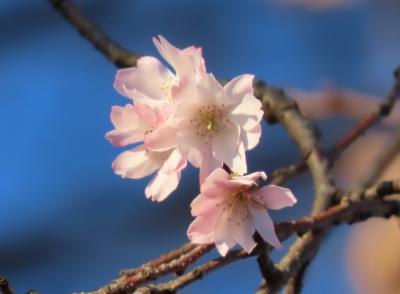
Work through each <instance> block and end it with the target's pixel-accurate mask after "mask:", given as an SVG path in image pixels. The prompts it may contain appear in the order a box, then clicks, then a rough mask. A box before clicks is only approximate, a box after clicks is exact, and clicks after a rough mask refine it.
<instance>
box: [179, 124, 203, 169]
mask: <svg viewBox="0 0 400 294" xmlns="http://www.w3.org/2000/svg"><path fill="white" fill-rule="evenodd" d="M184 124H186V122H182V124H181V125H178V126H177V128H178V139H179V143H180V146H181V147H182V149H183V151H184V152H185V153H186V154H187V156H188V160H189V162H190V163H191V164H193V165H194V166H195V167H200V166H201V165H202V163H203V158H204V155H205V154H207V152H208V151H207V150H208V149H209V148H210V147H209V145H207V142H206V141H205V140H204V139H203V138H202V137H200V136H199V135H197V134H196V130H195V129H194V127H193V126H192V125H190V124H189V125H187V124H186V126H185V125H184Z"/></svg>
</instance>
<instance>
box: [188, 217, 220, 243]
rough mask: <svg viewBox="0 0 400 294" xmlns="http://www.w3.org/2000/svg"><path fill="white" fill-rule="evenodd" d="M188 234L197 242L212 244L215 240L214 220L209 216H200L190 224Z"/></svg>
mask: <svg viewBox="0 0 400 294" xmlns="http://www.w3.org/2000/svg"><path fill="white" fill-rule="evenodd" d="M187 235H188V237H189V240H190V241H191V242H192V243H195V244H210V243H213V242H214V231H213V222H212V221H210V219H209V218H207V217H203V216H198V217H196V218H195V220H194V221H193V222H192V223H191V224H190V226H189V228H188V231H187Z"/></svg>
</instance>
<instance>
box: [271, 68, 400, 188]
mask: <svg viewBox="0 0 400 294" xmlns="http://www.w3.org/2000/svg"><path fill="white" fill-rule="evenodd" d="M399 75H400V68H398V69H396V70H395V72H394V76H395V78H396V79H395V83H394V85H393V87H392V89H391V90H390V92H389V94H388V95H387V96H386V98H385V100H384V101H383V102H381V103H379V104H378V105H377V108H376V109H375V110H374V111H373V112H371V113H368V114H367V115H365V116H364V117H362V118H361V119H360V120H359V121H358V122H357V124H356V125H355V126H353V127H352V128H351V129H350V130H349V131H348V132H347V133H345V134H344V135H343V136H342V138H341V139H340V140H339V141H338V142H337V143H336V144H335V145H334V146H333V147H332V148H331V149H330V150H329V151H328V159H329V164H330V165H331V164H333V163H334V162H335V160H336V159H337V158H338V157H339V156H340V155H341V154H342V152H343V151H344V150H346V149H347V148H348V147H349V146H350V145H351V144H352V143H354V141H356V140H357V139H358V138H360V137H361V136H362V135H363V134H364V133H365V132H366V131H367V130H368V129H369V128H371V127H373V126H374V125H376V124H377V123H378V122H380V121H381V119H383V118H385V117H387V116H388V115H390V113H391V112H392V110H393V106H394V103H395V101H396V99H399V96H400V78H399ZM305 170H307V165H306V163H305V162H304V161H301V162H298V163H295V164H292V165H290V166H288V167H284V168H280V169H277V170H275V171H274V172H273V173H272V174H271V180H270V181H271V184H275V185H279V184H282V183H283V182H284V181H285V180H287V179H288V178H290V177H292V176H294V175H298V174H300V173H302V172H303V171H305Z"/></svg>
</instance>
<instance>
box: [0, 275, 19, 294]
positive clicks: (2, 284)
mask: <svg viewBox="0 0 400 294" xmlns="http://www.w3.org/2000/svg"><path fill="white" fill-rule="evenodd" d="M0 290H1V293H3V294H15V292H14V291H13V289H12V288H11V286H10V284H9V283H8V280H7V279H6V278H5V277H3V276H0Z"/></svg>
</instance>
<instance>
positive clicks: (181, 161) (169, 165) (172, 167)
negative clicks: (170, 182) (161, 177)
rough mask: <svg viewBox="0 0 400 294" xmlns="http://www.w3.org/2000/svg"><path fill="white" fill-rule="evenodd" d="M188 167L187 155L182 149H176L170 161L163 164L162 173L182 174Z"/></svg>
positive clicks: (169, 158)
mask: <svg viewBox="0 0 400 294" xmlns="http://www.w3.org/2000/svg"><path fill="white" fill-rule="evenodd" d="M186 165H187V161H186V157H185V155H184V154H183V152H182V151H181V149H180V148H175V149H173V150H172V152H171V154H170V155H169V157H168V159H167V160H166V161H165V162H164V163H163V165H162V167H161V168H160V172H162V173H170V172H180V171H181V170H183V169H184V168H185V167H186Z"/></svg>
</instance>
